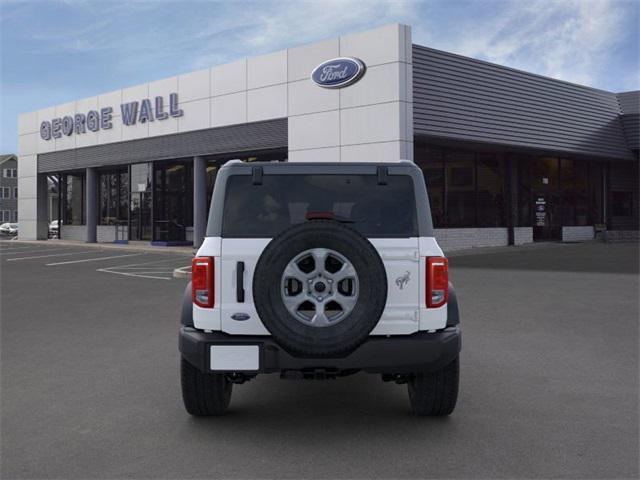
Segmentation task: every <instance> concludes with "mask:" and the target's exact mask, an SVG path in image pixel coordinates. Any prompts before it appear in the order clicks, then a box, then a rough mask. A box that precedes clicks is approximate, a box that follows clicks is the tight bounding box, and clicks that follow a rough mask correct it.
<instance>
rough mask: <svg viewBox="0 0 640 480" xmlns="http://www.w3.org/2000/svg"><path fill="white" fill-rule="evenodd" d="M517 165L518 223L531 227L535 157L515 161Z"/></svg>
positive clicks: (521, 225)
mask: <svg viewBox="0 0 640 480" xmlns="http://www.w3.org/2000/svg"><path fill="white" fill-rule="evenodd" d="M513 161H514V162H516V165H517V167H516V168H517V175H516V181H517V189H518V192H517V194H518V222H517V225H518V226H519V227H530V226H531V195H532V194H531V163H532V162H533V157H529V156H525V157H524V158H523V157H519V158H518V159H515V158H514V159H513Z"/></svg>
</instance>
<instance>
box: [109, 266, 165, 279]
mask: <svg viewBox="0 0 640 480" xmlns="http://www.w3.org/2000/svg"><path fill="white" fill-rule="evenodd" d="M98 271H99V272H104V273H113V274H114V275H122V276H125V277H137V278H152V279H154V280H171V278H170V277H157V276H155V275H143V274H142V273H141V272H139V273H129V272H114V271H113V270H106V269H104V268H100V269H98ZM152 273H155V272H152Z"/></svg>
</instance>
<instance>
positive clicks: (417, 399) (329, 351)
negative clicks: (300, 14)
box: [180, 161, 461, 415]
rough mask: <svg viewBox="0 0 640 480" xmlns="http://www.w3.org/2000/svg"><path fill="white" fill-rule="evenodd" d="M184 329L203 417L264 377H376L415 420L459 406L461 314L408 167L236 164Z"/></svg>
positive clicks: (193, 408) (185, 385)
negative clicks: (404, 396)
mask: <svg viewBox="0 0 640 480" xmlns="http://www.w3.org/2000/svg"><path fill="white" fill-rule="evenodd" d="M181 324H182V325H181V329H180V353H181V357H182V358H181V383H182V395H183V399H184V404H185V408H186V410H187V412H189V413H190V414H192V415H220V414H223V413H224V412H225V410H226V409H227V407H228V406H229V402H230V399H231V390H232V386H233V384H234V383H235V384H240V383H244V382H246V381H247V380H249V379H251V378H253V377H255V376H256V375H258V374H262V373H279V374H280V376H281V377H282V378H287V379H327V378H336V377H343V376H347V375H351V374H354V373H357V372H361V371H362V372H367V373H377V374H381V376H382V379H383V380H385V381H394V382H396V383H399V384H402V383H406V384H407V385H408V390H409V399H410V403H411V407H412V409H413V411H414V413H416V414H417V415H448V414H450V413H451V412H452V411H453V409H454V408H455V405H456V399H457V396H458V375H459V374H458V372H459V361H458V355H459V352H460V346H461V334H460V326H459V313H458V304H457V301H456V296H455V292H454V290H453V288H452V285H451V284H450V283H449V279H448V263H447V259H446V258H444V256H443V254H442V250H440V247H439V246H438V244H437V243H436V240H435V238H434V236H433V226H432V222H431V214H430V211H429V201H428V198H427V191H426V187H425V183H424V179H423V177H422V173H421V171H420V170H419V168H418V167H417V166H416V165H414V164H413V163H411V162H399V163H387V164H381V163H242V162H240V161H232V162H229V163H227V164H226V165H225V166H223V167H222V168H221V169H220V171H219V173H218V177H217V179H216V183H215V188H214V193H213V198H212V201H211V209H210V214H209V221H208V225H207V234H206V238H205V240H204V242H203V244H202V246H201V247H200V249H199V250H198V252H197V254H196V257H195V258H194V259H193V264H192V281H191V283H190V284H189V285H188V286H187V290H186V291H185V295H184V298H183V305H182V314H181Z"/></svg>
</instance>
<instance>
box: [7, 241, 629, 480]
mask: <svg viewBox="0 0 640 480" xmlns="http://www.w3.org/2000/svg"><path fill="white" fill-rule="evenodd" d="M109 257H110V258H109ZM189 260H190V257H189V256H188V255H181V254H176V253H144V252H133V251H130V250H122V251H118V250H112V249H111V250H107V249H105V250H99V249H90V248H84V247H83V246H81V245H79V246H73V247H68V246H57V245H49V244H20V243H16V242H0V269H1V287H2V288H1V295H2V296H1V300H2V304H1V314H2V315H1V316H2V324H1V330H0V334H1V358H0V360H1V364H2V365H1V373H2V378H1V397H0V399H1V402H2V403H1V410H2V412H1V413H2V423H1V426H0V428H1V437H0V440H1V444H2V445H1V447H2V449H1V455H2V458H1V467H2V471H1V472H0V476H1V477H2V478H6V479H12V478H205V477H206V478H213V477H215V478H425V477H426V478H542V477H544V478H637V477H638V448H639V444H638V420H639V419H638V386H639V385H638V360H639V358H638V314H639V312H638V288H639V282H638V246H637V244H635V245H634V244H619V245H604V244H596V243H590V244H576V245H560V244H549V245H537V246H533V247H524V248H511V249H503V250H498V251H492V252H490V253H484V254H479V253H471V254H466V255H457V256H453V257H452V258H451V266H452V274H451V275H452V280H453V282H454V283H455V284H456V289H457V292H458V298H459V301H460V307H461V312H462V323H463V331H464V340H463V353H462V357H461V358H462V364H461V368H462V370H461V390H460V399H459V403H458V407H457V409H456V411H455V412H454V414H453V416H451V417H449V418H445V419H429V418H416V417H413V416H412V415H411V414H410V410H409V404H408V399H407V394H406V386H399V385H394V384H387V383H382V382H381V381H380V379H379V378H378V377H375V376H367V375H364V374H359V375H356V376H353V377H347V378H344V379H339V380H332V381H285V380H279V379H278V378H277V377H275V376H262V377H259V378H257V379H255V380H252V381H251V382H249V383H247V384H245V385H240V386H236V387H235V389H234V395H233V398H232V402H231V409H230V413H229V414H228V415H227V416H225V417H221V418H209V419H195V418H191V417H189V416H188V415H187V414H186V413H185V412H184V410H183V407H182V401H181V397H180V388H179V377H178V360H179V356H178V351H177V329H178V310H179V303H180V297H181V294H182V291H183V289H184V286H185V283H186V280H183V279H173V278H171V276H170V274H169V273H168V272H170V271H171V270H172V269H173V268H175V267H179V266H183V265H185V264H188V263H189ZM154 277H155V278H154ZM165 277H166V278H165Z"/></svg>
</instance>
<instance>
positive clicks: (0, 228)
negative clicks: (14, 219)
mask: <svg viewBox="0 0 640 480" xmlns="http://www.w3.org/2000/svg"><path fill="white" fill-rule="evenodd" d="M0 233H1V234H4V235H11V236H13V235H17V234H18V224H17V223H3V224H2V225H0Z"/></svg>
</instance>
